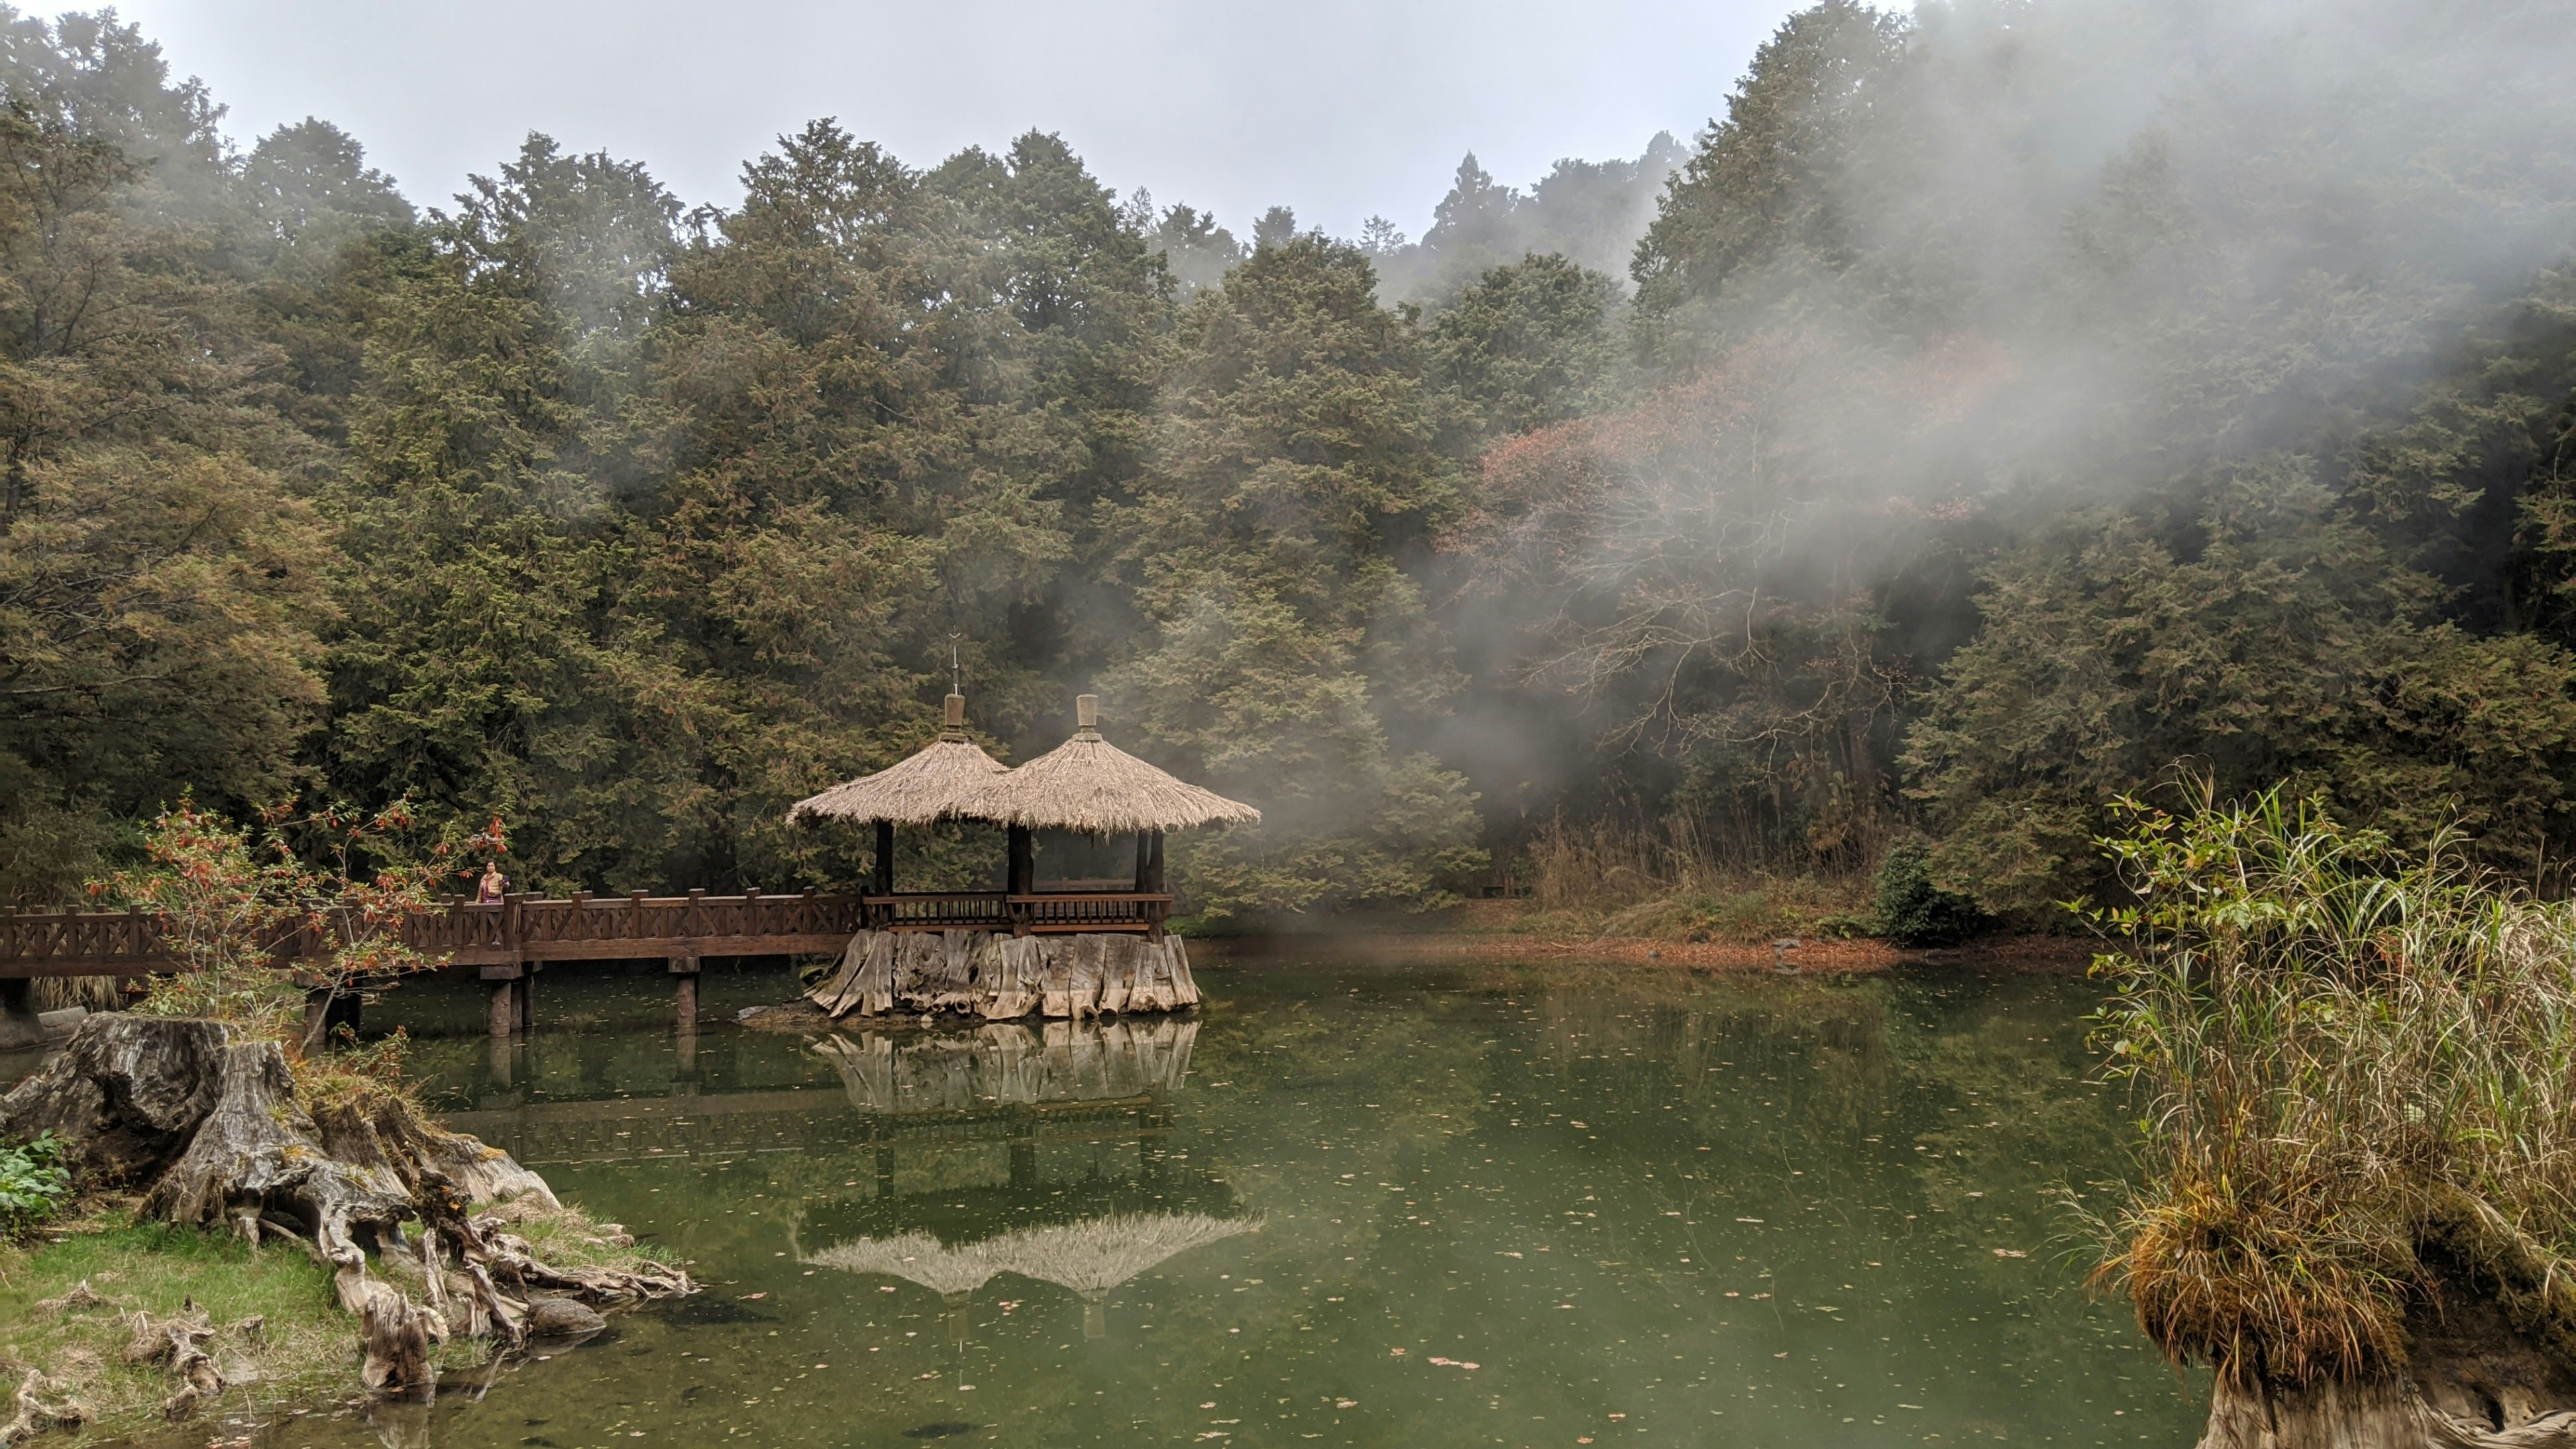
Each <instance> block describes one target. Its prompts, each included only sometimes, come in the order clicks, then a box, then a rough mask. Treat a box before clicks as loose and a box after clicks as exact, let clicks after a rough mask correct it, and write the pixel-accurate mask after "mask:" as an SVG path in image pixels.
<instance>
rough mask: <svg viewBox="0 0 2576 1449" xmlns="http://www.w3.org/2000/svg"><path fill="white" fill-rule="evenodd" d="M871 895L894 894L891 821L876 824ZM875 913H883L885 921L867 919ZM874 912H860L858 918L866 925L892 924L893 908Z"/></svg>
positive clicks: (881, 908) (884, 907)
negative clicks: (875, 864)
mask: <svg viewBox="0 0 2576 1449" xmlns="http://www.w3.org/2000/svg"><path fill="white" fill-rule="evenodd" d="M872 893H873V894H876V895H880V896H890V895H893V894H894V822H893V821H891V820H880V821H878V822H877V868H876V880H875V888H874V891H873V892H872ZM876 911H882V912H884V914H885V920H884V921H883V922H879V921H875V920H869V919H868V918H869V917H871V916H873V915H874V914H875V913H876ZM876 911H862V912H860V918H861V919H863V920H868V924H870V925H880V924H884V925H891V924H893V922H894V907H892V906H879V907H877V908H876Z"/></svg>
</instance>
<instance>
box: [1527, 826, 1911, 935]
mask: <svg viewBox="0 0 2576 1449" xmlns="http://www.w3.org/2000/svg"><path fill="white" fill-rule="evenodd" d="M1519 874H1520V876H1521V878H1522V879H1524V880H1526V881H1528V882H1529V885H1530V905H1531V907H1532V909H1533V911H1534V912H1535V913H1536V914H1535V915H1534V916H1532V917H1531V918H1529V919H1528V920H1526V921H1524V923H1523V924H1524V925H1526V926H1529V927H1531V928H1534V929H1555V928H1579V929H1583V930H1591V931H1598V932H1600V933H1601V934H1603V935H1609V936H1635V937H1647V938H1670V939H1674V940H1682V939H1701V938H1709V939H1717V940H1731V941H1746V942H1755V941H1768V940H1771V939H1773V938H1775V937H1778V936H1780V935H1783V934H1790V935H1802V936H1803V935H1815V934H1831V935H1838V936H1849V935H1857V934H1863V933H1865V932H1866V931H1867V929H1868V928H1869V921H1868V920H1867V918H1866V915H1865V908H1866V904H1867V898H1868V893H1869V887H1868V878H1867V877H1866V876H1865V875H1858V874H1854V875H1848V876H1844V875H1825V874H1813V873H1810V874H1802V875H1784V874H1778V873H1774V872H1772V871H1768V870H1764V869H1760V868H1757V867H1754V866H1749V865H1744V864H1740V863H1737V862H1734V861H1731V860H1729V859H1728V858H1727V856H1726V854H1725V853H1724V852H1722V851H1721V850H1720V849H1719V848H1718V846H1717V844H1716V842H1714V841H1713V840H1712V839H1711V838H1710V837H1709V836H1708V835H1707V834H1706V833H1704V832H1703V831H1702V830H1701V829H1700V827H1699V825H1698V824H1697V822H1695V821H1693V820H1692V819H1690V818H1689V817H1687V816H1674V817H1671V818H1668V819H1666V820H1664V821H1663V822H1662V823H1660V824H1658V825H1651V826H1649V825H1640V824H1636V823H1634V822H1630V821H1623V820H1616V819H1603V820H1595V821H1592V822H1590V823H1587V824H1580V825H1577V824H1568V823H1567V822H1566V821H1565V820H1563V819H1562V818H1559V819H1554V820H1550V821H1548V822H1547V823H1546V824H1544V825H1542V826H1540V827H1539V828H1538V830H1537V831H1535V832H1534V833H1533V834H1532V835H1531V836H1530V838H1529V841H1528V843H1527V844H1526V845H1525V846H1524V847H1523V848H1522V851H1521V855H1520V871H1519Z"/></svg>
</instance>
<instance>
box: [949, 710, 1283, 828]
mask: <svg viewBox="0 0 2576 1449" xmlns="http://www.w3.org/2000/svg"><path fill="white" fill-rule="evenodd" d="M1074 722H1075V725H1076V728H1075V730H1074V735H1073V738H1072V739H1069V740H1067V741H1065V742H1064V743H1063V744H1061V745H1058V746H1056V747H1055V748H1054V749H1052V750H1049V751H1047V752H1046V753H1045V754H1043V755H1040V756H1038V757H1037V758H1036V759H1034V760H1031V761H1029V762H1028V763H1027V764H1025V765H1022V766H1020V767H1019V768H1018V769H1016V770H1009V771H1005V772H1004V773H1003V774H1001V775H999V776H997V777H995V778H993V779H990V780H987V781H985V782H983V783H982V785H981V787H980V788H978V789H977V790H976V791H975V792H974V793H973V794H972V795H970V796H969V797H968V799H967V801H966V804H965V806H964V813H965V814H966V815H968V816H970V817H972V818H974V819H978V820H994V821H999V822H1000V823H1002V824H1004V825H1009V826H1016V827H1018V828H1020V829H1023V830H1072V831H1079V832H1081V833H1083V834H1085V835H1129V834H1139V833H1149V832H1160V831H1165V830H1188V829H1191V828H1192V827H1195V826H1201V825H1221V824H1237V825H1252V824H1258V823H1259V822H1260V820H1261V812H1260V811H1258V810H1255V809H1253V808H1252V807H1251V806H1249V805H1246V804H1243V803H1242V802H1240V801H1235V800H1228V799H1227V798H1225V797H1224V796H1223V795H1220V794H1218V793H1216V792H1215V791H1214V790H1206V789H1201V788H1200V787H1198V786H1196V785H1193V784H1190V783H1189V782H1187V781H1185V780H1178V779H1174V778H1173V777H1172V776H1170V775H1168V774H1165V773H1164V772H1163V771H1161V770H1158V769H1156V768H1154V767H1153V766H1152V765H1149V764H1146V763H1145V762H1144V761H1143V760H1140V759H1137V758H1136V757H1135V756H1134V755H1131V754H1129V753H1127V752H1126V751H1125V750H1122V749H1120V748H1118V747H1117V746H1116V745H1113V744H1111V743H1109V742H1108V741H1107V740H1105V739H1102V738H1101V737H1100V698H1099V696H1097V695H1091V694H1086V695H1083V696H1082V697H1081V698H1079V699H1077V700H1075V701H1074Z"/></svg>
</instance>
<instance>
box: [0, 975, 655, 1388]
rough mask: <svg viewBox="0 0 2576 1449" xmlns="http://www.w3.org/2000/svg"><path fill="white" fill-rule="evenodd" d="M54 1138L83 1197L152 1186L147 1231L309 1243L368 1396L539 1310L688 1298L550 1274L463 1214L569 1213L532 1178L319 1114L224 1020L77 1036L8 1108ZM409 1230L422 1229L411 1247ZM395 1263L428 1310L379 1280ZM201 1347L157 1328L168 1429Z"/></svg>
mask: <svg viewBox="0 0 2576 1449" xmlns="http://www.w3.org/2000/svg"><path fill="white" fill-rule="evenodd" d="M47 1131H51V1132H55V1133H58V1134H60V1135H61V1136H62V1137H63V1138H64V1139H66V1141H68V1142H69V1144H70V1147H71V1152H70V1159H71V1163H72V1166H73V1168H74V1171H75V1173H76V1175H77V1176H78V1177H79V1179H80V1180H82V1181H84V1182H85V1183H89V1184H108V1183H121V1184H125V1185H128V1186H131V1187H134V1188H139V1189H141V1190H142V1193H143V1212H144V1213H145V1214H146V1215H147V1216H150V1217H154V1218H158V1219H161V1220H163V1221H167V1222H174V1223H185V1224H191V1225H196V1226H203V1227H210V1228H219V1229H227V1230H230V1231H234V1232H238V1233H240V1234H241V1235H242V1236H244V1237H246V1238H248V1239H249V1240H251V1241H252V1242H254V1243H256V1242H258V1241H259V1240H260V1239H261V1238H263V1237H267V1236H285V1237H292V1238H295V1239H298V1240H299V1241H301V1242H303V1243H304V1244H305V1245H306V1246H307V1247H308V1248H309V1249H310V1250H311V1251H312V1252H313V1253H314V1254H315V1255H316V1256H317V1257H318V1258H319V1259H320V1260H321V1261H322V1262H324V1263H326V1264H328V1265H329V1266H330V1268H331V1270H332V1281H333V1286H334V1288H335V1289H336V1290H337V1292H338V1295H339V1299H340V1303H341V1305H342V1306H343V1307H344V1308H346V1309H347V1310H348V1311H349V1312H350V1313H351V1314H352V1315H353V1316H354V1317H356V1318H357V1319H358V1321H359V1325H360V1337H361V1341H362V1343H363V1344H364V1347H365V1355H366V1356H365V1365H364V1368H363V1369H362V1371H361V1375H362V1378H363V1380H364V1382H365V1384H366V1386H367V1387H368V1388H369V1389H370V1390H376V1391H382V1392H395V1391H408V1390H425V1389H426V1388H427V1387H428V1386H429V1385H430V1384H431V1382H432V1365H431V1350H432V1348H433V1346H434V1345H436V1344H438V1343H440V1342H443V1341H444V1340H446V1339H447V1338H448V1337H449V1336H450V1335H451V1334H452V1333H455V1332H459V1331H462V1332H464V1333H466V1334H468V1335H469V1336H472V1337H477V1338H481V1337H491V1338H496V1339H499V1340H501V1341H502V1342H503V1343H504V1344H508V1345H515V1344H517V1343H518V1342H520V1341H521V1339H522V1337H523V1334H522V1327H521V1326H522V1324H523V1323H524V1322H525V1320H526V1318H527V1315H528V1311H529V1305H530V1302H531V1300H532V1299H535V1298H537V1297H540V1296H555V1297H573V1298H578V1299H581V1300H583V1301H586V1302H591V1303H608V1302H612V1301H616V1300H620V1299H643V1298H658V1297H665V1296H670V1295H675V1294H681V1293H687V1292H691V1291H693V1285H692V1284H691V1283H690V1282H689V1279H688V1275H686V1274H685V1273H682V1272H680V1271H678V1270H677V1269H672V1268H665V1267H663V1266H661V1265H660V1264H650V1263H648V1264H646V1265H645V1266H644V1267H643V1268H641V1269H639V1270H637V1271H632V1272H621V1271H616V1270H611V1269H604V1268H556V1267H554V1266H551V1265H549V1264H547V1263H545V1262H543V1261H541V1260H540V1259H538V1258H537V1257H536V1255H535V1254H534V1253H533V1252H532V1251H531V1250H530V1248H529V1246H528V1244H527V1243H526V1242H525V1241H524V1240H522V1239H520V1238H518V1237H516V1236H515V1235H513V1234H511V1233H509V1232H507V1231H505V1230H504V1229H505V1228H506V1226H507V1224H506V1223H505V1221H504V1220H503V1218H502V1217H500V1216H498V1215H485V1216H482V1217H473V1216H469V1214H470V1211H471V1210H472V1209H473V1208H475V1207H478V1206H485V1205H491V1204H498V1203H501V1202H504V1201H506V1200H510V1199H530V1200H533V1201H535V1202H538V1203H541V1204H543V1205H544V1206H546V1207H548V1208H557V1207H559V1206H560V1204H557V1203H556V1202H555V1198H554V1194H553V1193H551V1192H549V1191H548V1190H547V1188H546V1185H545V1182H544V1180H543V1179H541V1178H539V1177H538V1176H537V1175H536V1174H535V1173H533V1172H530V1171H528V1170H527V1169H526V1168H524V1167H522V1166H520V1165H519V1164H518V1163H517V1162H515V1161H513V1160H512V1159H511V1157H510V1155H509V1154H508V1153H505V1152H502V1151H501V1150H499V1149H498V1148H494V1147H488V1146H485V1145H484V1144H483V1143H481V1142H478V1141H476V1140H475V1139H474V1138H471V1137H468V1136H465V1135H463V1134H462V1133H456V1132H449V1131H447V1130H445V1129H444V1128H441V1127H439V1126H437V1125H436V1124H434V1123H431V1122H429V1121H428V1120H426V1119H425V1118H423V1117H422V1116H421V1115H420V1113H419V1111H418V1110H417V1109H416V1108H415V1107H413V1105H412V1104H411V1103H410V1102H409V1101H408V1100H406V1099H404V1098H402V1097H399V1096H395V1095H393V1094H390V1093H376V1094H373V1095H361V1096H360V1097H358V1098H356V1099H353V1100H345V1101H333V1102H330V1103H327V1104H324V1105H323V1106H322V1107H321V1108H320V1110H318V1111H308V1110H307V1109H306V1106H305V1104H304V1103H303V1102H301V1101H299V1100H298V1099H297V1096H296V1091H295V1078H294V1075H293V1073H292V1072H290V1071H289V1069H288V1067H287V1062H286V1058H285V1055H284V1053H283V1052H281V1051H280V1049H279V1047H278V1044H277V1043H275V1042H273V1041H262V1040H253V1039H249V1038H245V1037H243V1036H241V1035H240V1034H238V1033H237V1032H236V1031H235V1030H234V1029H233V1028H231V1027H229V1026H226V1025H224V1024H222V1023H220V1022H213V1021H198V1020H190V1019H186V1018H177V1017H152V1016H137V1015H131V1014H117V1015H108V1016H94V1017H91V1018H90V1019H88V1020H87V1021H85V1022H83V1023H81V1025H80V1027H79V1029H78V1030H76V1031H75V1032H74V1033H73V1034H72V1039H71V1041H70V1043H69V1044H68V1045H67V1046H66V1047H65V1049H64V1051H63V1054H62V1055H61V1056H59V1057H57V1058H56V1059H55V1060H54V1061H53V1062H51V1063H50V1064H48V1065H47V1066H46V1068H45V1069H44V1070H43V1071H40V1072H38V1073H37V1074H36V1075H35V1076H33V1077H30V1078H28V1079H27V1080H26V1081H25V1082H23V1083H20V1084H19V1086H18V1087H17V1089H16V1090H14V1091H12V1092H11V1093H9V1095H8V1096H7V1097H6V1098H0V1136H9V1137H19V1138H24V1137H32V1136H34V1135H35V1134H37V1133H39V1132H47ZM406 1224H416V1225H418V1226H419V1228H420V1232H419V1235H418V1237H417V1238H416V1239H415V1238H413V1237H410V1236H408V1235H407V1234H406V1232H405V1225H406ZM451 1253H452V1254H453V1261H452V1263H451V1261H450V1254H451ZM396 1260H398V1261H399V1262H400V1265H401V1266H402V1267H403V1269H404V1270H405V1276H406V1278H407V1279H411V1280H416V1281H418V1282H419V1283H420V1284H421V1286H422V1290H423V1294H424V1298H425V1300H426V1301H415V1300H414V1299H413V1298H412V1297H411V1296H410V1295H408V1294H406V1293H405V1292H403V1291H402V1290H401V1289H399V1288H397V1287H395V1286H394V1285H393V1284H392V1283H391V1282H389V1281H387V1279H386V1278H385V1277H383V1276H379V1273H378V1271H377V1269H378V1267H379V1265H380V1264H384V1265H390V1264H391V1263H392V1262H393V1261H396ZM203 1332H204V1330H203V1326H202V1325H193V1326H192V1325H185V1324H180V1325H163V1326H162V1333H163V1337H162V1338H161V1339H159V1340H156V1341H155V1345H154V1346H152V1347H151V1348H150V1352H151V1353H152V1354H153V1355H154V1356H155V1358H156V1359H157V1360H159V1361H163V1362H164V1363H165V1366H166V1367H168V1368H169V1369H170V1371H171V1372H172V1373H173V1375H174V1376H175V1377H177V1378H178V1379H180V1381H181V1382H180V1385H179V1391H178V1392H177V1393H174V1394H173V1395H172V1398H171V1401H170V1403H169V1404H168V1405H167V1406H165V1407H166V1408H167V1409H168V1410H169V1412H171V1413H172V1415H173V1416H174V1417H176V1416H178V1415H182V1414H184V1413H186V1412H189V1411H190V1410H192V1409H193V1408H194V1407H195V1405H196V1404H197V1403H198V1402H199V1401H200V1400H202V1399H205V1398H208V1397H211V1396H212V1395H213V1394H215V1393H216V1392H219V1391H220V1390H221V1388H222V1383H221V1380H220V1376H219V1375H217V1374H216V1371H215V1369H214V1368H213V1366H212V1365H211V1363H210V1362H206V1361H205V1360H204V1355H203V1354H201V1353H193V1348H194V1345H195V1343H196V1342H197V1337H192V1335H195V1336H202V1334H203ZM192 1354H193V1356H192Z"/></svg>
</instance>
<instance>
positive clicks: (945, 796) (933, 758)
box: [787, 694, 1010, 825]
mask: <svg viewBox="0 0 2576 1449" xmlns="http://www.w3.org/2000/svg"><path fill="white" fill-rule="evenodd" d="M948 698H949V701H950V703H949V707H948V728H946V729H945V730H942V731H941V732H940V735H939V738H938V739H937V740H935V741H933V742H931V744H930V745H929V746H927V747H926V748H924V749H922V750H920V751H918V752H917V753H914V754H912V755H909V756H907V757H905V758H904V759H902V760H900V761H898V762H896V763H895V764H891V765H888V766H886V767H885V768H884V769H882V770H879V771H877V772H876V773H875V774H873V775H861V776H860V777H859V778H857V779H855V780H845V781H843V782H842V783H840V784H838V785H835V786H833V787H832V788H831V789H829V790H826V791H824V792H823V793H822V794H820V795H813V796H808V797H807V798H805V799H803V800H799V801H797V802H796V803H795V804H794V805H791V806H789V807H788V808H787V818H788V820H789V822H791V823H793V822H795V821H799V820H806V819H812V818H818V817H819V818H829V819H833V820H850V821H856V822H858V823H859V824H862V825H864V824H867V823H869V822H871V821H877V820H883V821H886V822H888V823H890V824H894V825H928V824H929V823H931V822H932V821H934V820H954V819H956V818H958V817H960V816H971V815H973V814H974V812H972V811H969V810H963V809H960V808H959V806H960V805H961V804H963V803H964V802H965V801H966V800H967V799H968V798H969V797H971V796H973V795H974V794H975V793H976V792H977V791H978V790H980V789H981V788H982V787H983V786H985V785H987V784H989V783H991V782H992V780H993V778H994V777H995V776H998V775H1001V774H1004V773H1006V772H1007V771H1008V770H1009V768H1010V767H1009V766H1007V765H1004V764H1003V763H1002V762H1001V761H999V760H996V759H994V758H993V757H992V756H991V755H988V754H985V753H984V752H983V751H982V750H980V749H977V748H976V747H975V744H974V742H973V741H971V740H969V739H967V738H966V730H965V727H964V726H965V705H966V701H965V700H963V699H961V698H959V697H958V696H956V695H953V694H952V695H950V696H949V697H948Z"/></svg>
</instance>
